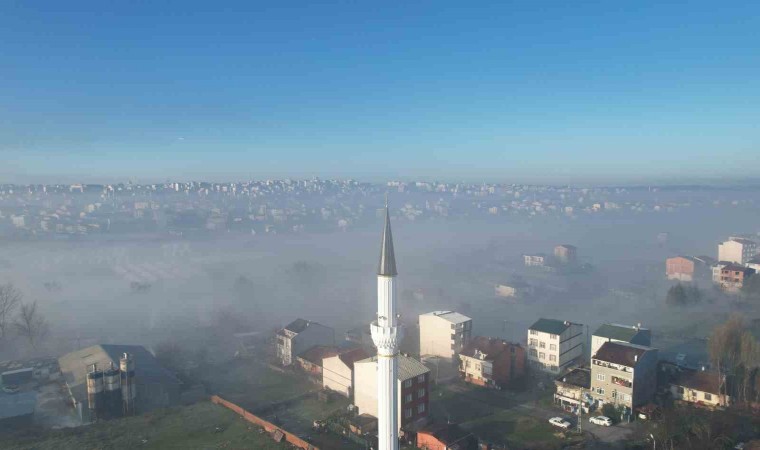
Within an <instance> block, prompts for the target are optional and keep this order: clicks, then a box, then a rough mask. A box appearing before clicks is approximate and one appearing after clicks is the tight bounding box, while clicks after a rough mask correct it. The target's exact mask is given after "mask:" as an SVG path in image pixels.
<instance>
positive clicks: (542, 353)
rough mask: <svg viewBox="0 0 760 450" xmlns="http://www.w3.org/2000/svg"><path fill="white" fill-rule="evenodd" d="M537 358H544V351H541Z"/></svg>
mask: <svg viewBox="0 0 760 450" xmlns="http://www.w3.org/2000/svg"><path fill="white" fill-rule="evenodd" d="M538 359H546V353H544V352H541V353H539V354H538Z"/></svg>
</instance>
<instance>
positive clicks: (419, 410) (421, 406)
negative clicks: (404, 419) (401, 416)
mask: <svg viewBox="0 0 760 450" xmlns="http://www.w3.org/2000/svg"><path fill="white" fill-rule="evenodd" d="M424 412H425V404H424V403H420V404H419V405H417V413H418V414H420V413H424Z"/></svg>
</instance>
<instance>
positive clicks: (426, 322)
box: [419, 311, 472, 359]
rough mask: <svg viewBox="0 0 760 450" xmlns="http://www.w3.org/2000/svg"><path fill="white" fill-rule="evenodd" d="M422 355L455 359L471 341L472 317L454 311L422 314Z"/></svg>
mask: <svg viewBox="0 0 760 450" xmlns="http://www.w3.org/2000/svg"><path fill="white" fill-rule="evenodd" d="M419 320H420V355H423V356H440V357H442V358H447V359H453V358H455V357H456V355H458V354H459V353H460V352H461V351H462V349H463V348H464V347H465V346H466V345H467V344H468V343H469V342H470V338H471V335H472V319H471V318H469V317H467V316H465V315H464V314H459V313H457V312H453V311H433V312H429V313H426V314H421V315H420V319H419Z"/></svg>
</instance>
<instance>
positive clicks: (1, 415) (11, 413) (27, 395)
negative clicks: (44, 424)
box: [0, 391, 37, 420]
mask: <svg viewBox="0 0 760 450" xmlns="http://www.w3.org/2000/svg"><path fill="white" fill-rule="evenodd" d="M36 404H37V393H36V392H34V391H25V392H17V393H15V394H6V393H4V392H0V420H2V419H8V418H11V417H18V416H26V415H28V414H34V407H35V405H36Z"/></svg>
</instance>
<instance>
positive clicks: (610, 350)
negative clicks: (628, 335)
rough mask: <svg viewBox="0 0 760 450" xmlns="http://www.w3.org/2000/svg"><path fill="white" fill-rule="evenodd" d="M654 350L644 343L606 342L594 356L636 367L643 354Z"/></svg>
mask: <svg viewBox="0 0 760 450" xmlns="http://www.w3.org/2000/svg"><path fill="white" fill-rule="evenodd" d="M652 350H655V349H653V348H652V347H645V346H643V345H636V344H628V343H623V342H605V343H604V344H603V345H602V346H601V347H599V350H597V351H596V355H594V356H593V359H598V360H599V361H605V362H610V363H613V364H620V365H623V366H626V367H635V366H636V364H637V363H638V360H639V359H641V355H643V354H644V353H646V352H648V351H652Z"/></svg>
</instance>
